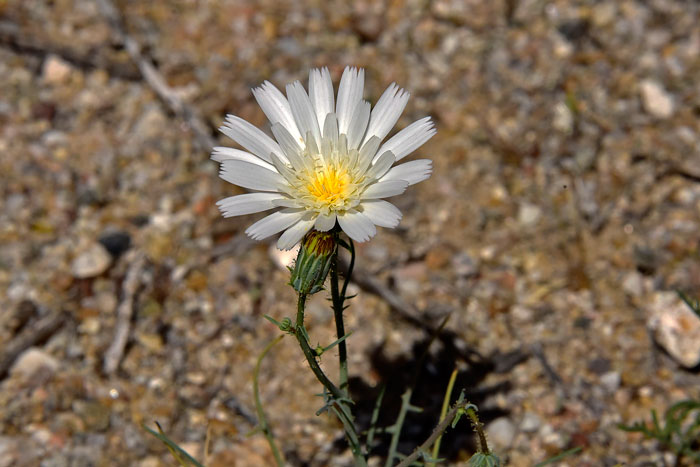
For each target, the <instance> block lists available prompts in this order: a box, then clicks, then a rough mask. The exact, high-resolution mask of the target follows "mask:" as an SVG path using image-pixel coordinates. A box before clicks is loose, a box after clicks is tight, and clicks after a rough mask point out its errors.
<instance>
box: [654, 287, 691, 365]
mask: <svg viewBox="0 0 700 467" xmlns="http://www.w3.org/2000/svg"><path fill="white" fill-rule="evenodd" d="M648 313H649V315H650V316H649V319H648V321H647V324H648V326H649V329H651V331H652V332H653V335H654V339H655V340H656V342H657V343H658V344H659V345H660V346H661V347H662V348H663V349H664V350H666V352H668V354H669V355H670V356H671V357H672V358H673V359H674V360H676V361H677V362H678V363H680V364H681V365H683V366H684V367H686V368H694V367H696V366H698V365H700V318H699V317H698V316H697V315H696V314H695V313H694V312H693V311H692V310H691V309H690V307H688V305H686V304H685V303H684V302H683V301H682V300H681V299H680V298H679V297H678V295H676V293H675V292H658V293H656V294H655V295H654V297H653V299H652V300H651V303H650V304H649V306H648Z"/></svg>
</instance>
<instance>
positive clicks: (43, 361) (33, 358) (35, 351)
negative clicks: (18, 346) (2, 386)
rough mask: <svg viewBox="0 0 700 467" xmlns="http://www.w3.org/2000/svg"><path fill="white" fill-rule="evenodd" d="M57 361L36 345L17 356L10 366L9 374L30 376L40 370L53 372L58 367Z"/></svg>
mask: <svg viewBox="0 0 700 467" xmlns="http://www.w3.org/2000/svg"><path fill="white" fill-rule="evenodd" d="M58 367H59V362H58V360H56V359H55V358H54V357H52V356H51V355H49V354H48V353H46V352H44V351H43V350H42V349H40V348H38V347H30V348H28V349H27V350H25V351H24V352H22V353H21V354H20V356H19V357H17V360H15V363H14V364H13V365H12V368H10V374H12V375H18V376H21V377H23V378H31V376H32V375H34V374H36V373H37V372H38V371H40V370H44V371H48V372H51V373H52V372H54V371H56V370H57V369H58Z"/></svg>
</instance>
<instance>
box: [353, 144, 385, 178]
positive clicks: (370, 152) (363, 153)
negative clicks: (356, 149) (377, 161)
mask: <svg viewBox="0 0 700 467" xmlns="http://www.w3.org/2000/svg"><path fill="white" fill-rule="evenodd" d="M380 143H381V140H380V139H379V138H377V137H376V136H373V137H371V138H370V139H368V140H367V141H365V142H364V144H363V145H362V148H360V154H359V157H358V160H357V170H358V171H359V173H364V171H365V170H367V167H369V164H370V163H371V162H372V160H373V159H374V156H375V155H376V154H377V148H379V144H380Z"/></svg>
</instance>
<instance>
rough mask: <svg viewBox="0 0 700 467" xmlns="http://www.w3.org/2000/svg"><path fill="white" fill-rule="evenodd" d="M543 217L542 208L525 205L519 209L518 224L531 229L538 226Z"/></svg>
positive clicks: (534, 205)
mask: <svg viewBox="0 0 700 467" xmlns="http://www.w3.org/2000/svg"><path fill="white" fill-rule="evenodd" d="M541 217H542V208H540V207H539V206H537V205H536V204H530V203H523V204H521V205H520V208H519V209H518V222H520V224H521V225H523V226H526V227H529V226H532V225H535V224H537V222H538V221H539V220H540V218H541Z"/></svg>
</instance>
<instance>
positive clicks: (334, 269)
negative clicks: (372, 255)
mask: <svg viewBox="0 0 700 467" xmlns="http://www.w3.org/2000/svg"><path fill="white" fill-rule="evenodd" d="M353 257H354V255H353ZM353 259H354V258H353ZM348 277H349V276H348ZM345 285H347V278H346V283H345ZM345 285H344V286H343V292H345ZM331 301H332V302H333V313H334V314H335V330H336V333H337V334H338V339H342V338H343V336H345V324H343V305H344V302H345V293H343V294H342V295H341V294H340V291H339V289H338V250H337V249H336V251H335V253H333V258H332V259H331ZM338 360H339V362H340V389H341V390H343V391H345V393H346V394H347V392H348V350H347V346H346V344H345V341H344V340H343V341H342V342H340V343H339V344H338Z"/></svg>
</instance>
